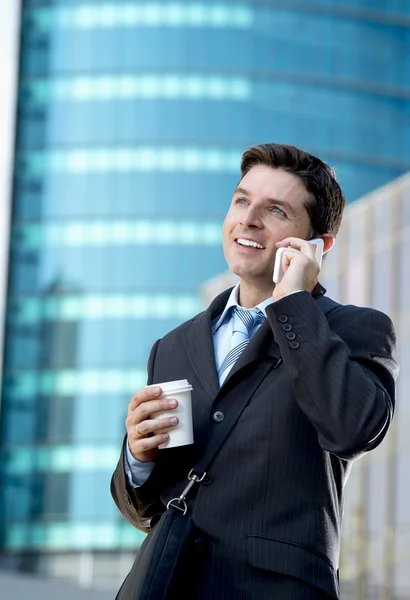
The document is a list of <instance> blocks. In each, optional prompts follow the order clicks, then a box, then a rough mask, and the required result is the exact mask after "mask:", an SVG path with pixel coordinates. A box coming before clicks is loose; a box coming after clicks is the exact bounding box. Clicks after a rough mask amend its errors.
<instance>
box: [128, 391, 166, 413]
mask: <svg viewBox="0 0 410 600" xmlns="http://www.w3.org/2000/svg"><path fill="white" fill-rule="evenodd" d="M161 394H162V390H161V388H160V387H159V386H158V385H156V386H153V387H150V386H148V387H146V388H143V389H142V390H138V392H135V394H134V395H133V397H132V398H131V400H130V403H129V408H130V409H131V410H132V409H134V408H136V407H137V406H139V405H140V404H141V403H142V402H148V401H149V400H153V399H154V398H159V396H161Z"/></svg>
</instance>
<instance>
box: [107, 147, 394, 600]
mask: <svg viewBox="0 0 410 600" xmlns="http://www.w3.org/2000/svg"><path fill="white" fill-rule="evenodd" d="M241 172H242V177H241V180H240V182H239V184H238V186H237V188H236V189H235V191H234V195H233V200H232V204H231V207H230V209H229V211H228V214H227V217H226V219H225V222H224V225H223V245H224V253H225V257H226V260H227V263H228V265H229V268H230V269H231V271H232V272H233V273H235V274H236V275H238V276H239V284H238V286H236V287H235V288H234V289H233V290H228V291H226V292H224V293H222V294H221V295H220V296H218V297H217V298H216V299H215V300H214V301H213V303H212V304H211V306H210V307H209V308H208V309H207V310H206V311H205V312H203V313H201V314H199V315H197V316H196V317H195V318H194V319H192V320H190V321H188V322H186V323H184V324H183V325H181V326H180V327H178V328H177V329H175V330H174V331H172V332H171V333H169V334H168V335H166V336H165V337H164V338H163V339H162V340H159V341H158V342H157V343H156V344H155V345H154V347H153V349H152V351H151V356H150V359H149V363H148V382H149V384H153V383H157V382H165V381H172V380H179V379H185V378H186V379H188V381H189V383H191V384H192V386H193V394H192V399H193V419H194V436H195V443H194V445H193V446H186V447H180V448H175V449H167V450H160V451H159V452H158V446H159V445H160V444H161V443H162V442H163V441H164V440H165V439H167V434H163V433H161V430H163V429H164V428H165V427H172V426H175V423H176V420H175V418H173V419H163V420H161V421H160V422H159V423H158V422H157V421H155V420H153V419H151V418H150V417H152V416H153V415H155V413H158V412H161V411H164V410H169V408H174V407H175V405H176V402H175V401H173V402H172V401H171V402H170V401H169V400H159V399H158V398H159V396H160V394H161V391H160V389H155V388H149V389H144V390H141V391H138V392H136V393H135V394H134V396H133V398H132V399H131V401H130V404H129V408H128V416H127V418H126V427H127V437H126V441H125V445H124V448H123V451H122V453H121V458H120V461H119V464H118V466H117V469H116V471H115V473H114V476H113V480H112V494H113V497H114V500H115V502H116V503H117V505H118V507H119V508H120V510H121V512H122V513H123V514H124V515H125V517H126V518H127V519H128V520H129V521H130V522H131V523H132V524H133V525H135V526H136V527H138V528H139V529H142V530H144V531H146V530H147V528H148V527H149V521H150V519H151V517H153V515H155V514H157V513H158V512H161V511H163V510H164V507H165V506H166V504H167V502H168V501H169V500H170V499H171V498H174V497H175V496H179V495H180V493H181V491H182V489H183V488H184V486H185V484H186V477H187V473H188V472H189V470H190V468H191V467H193V466H194V465H195V462H196V461H197V459H198V457H200V456H201V455H202V454H203V451H204V448H205V447H206V444H207V441H208V440H209V437H210V434H211V433H212V431H213V430H214V429H215V428H217V427H218V426H219V423H220V422H222V420H223V419H224V417H225V415H227V414H228V413H229V410H230V404H231V402H232V398H235V397H240V396H241V389H242V387H243V382H244V381H248V380H249V378H260V379H261V382H260V385H259V387H258V388H257V390H256V392H255V394H254V395H253V396H252V399H251V401H250V403H249V404H248V405H247V407H246V409H245V410H244V412H243V413H242V415H241V417H240V418H239V420H238V422H237V423H236V425H235V427H234V429H233V431H232V432H231V434H230V436H229V437H228V438H227V440H226V442H225V444H224V445H223V446H222V449H221V450H220V452H219V453H218V455H217V456H216V458H215V460H214V462H213V464H212V466H211V468H210V469H209V473H208V475H209V476H208V478H207V481H206V482H205V483H206V485H203V484H198V488H197V489H196V490H195V493H194V495H193V496H192V497H191V498H190V497H188V506H189V511H190V514H191V516H192V519H193V521H194V523H195V524H196V525H197V527H198V528H199V529H200V530H201V531H202V532H203V533H204V535H205V536H206V538H207V539H208V540H209V542H210V543H209V547H208V548H207V551H206V560H205V565H204V568H203V570H202V572H201V574H200V575H199V577H198V581H197V586H196V588H195V591H192V590H191V588H188V587H187V589H186V590H183V591H181V598H191V597H192V598H197V599H204V600H205V599H212V600H218V599H221V600H222V599H224V600H226V599H229V600H230V599H243V600H247V599H251V598H257V599H258V600H268V599H269V600H270V599H275V600H281V599H283V600H302V599H303V600H305V599H307V600H309V599H324V598H339V584H338V558H339V542H340V528H341V519H342V513H343V489H344V485H345V483H346V480H347V478H348V474H349V471H350V468H351V465H352V462H353V460H354V459H355V458H358V457H359V456H361V455H362V454H363V453H365V452H367V451H369V450H371V449H373V448H375V447H376V446H377V445H378V444H379V443H380V442H381V441H382V439H383V438H384V436H385V434H386V432H387V430H388V427H389V425H390V422H391V420H392V416H393V409H394V401H395V380H396V377H397V364H396V360H395V354H396V339H395V333H394V328H393V325H392V323H391V321H390V319H389V318H388V317H387V316H386V315H384V314H382V313H380V312H378V311H375V310H372V309H367V308H359V307H355V306H341V305H338V304H336V303H334V306H333V308H332V310H330V311H324V309H323V306H321V302H320V301H319V300H318V299H319V298H320V297H321V296H322V295H323V294H324V293H325V290H324V288H323V287H321V285H320V284H319V283H318V275H319V267H318V264H317V262H316V260H315V249H314V247H313V246H312V245H311V244H310V243H309V241H307V240H310V239H312V238H317V237H321V238H322V239H323V241H324V250H325V252H327V251H329V250H330V249H331V247H332V245H333V242H334V236H335V235H336V233H337V231H338V229H339V226H340V222H341V219H342V213H343V209H344V205H345V198H344V196H343V193H342V191H341V189H340V187H339V185H338V183H337V181H336V179H335V176H334V173H333V171H332V170H331V169H330V168H329V167H328V166H327V165H326V164H325V163H323V162H322V161H321V160H319V159H318V158H316V157H314V156H312V155H310V154H308V153H306V152H303V151H302V150H299V149H297V148H294V147H292V146H284V145H278V144H265V145H261V146H256V147H253V148H250V149H249V150H247V151H246V152H245V153H244V155H243V158H242V165H241ZM281 247H283V248H286V250H285V251H284V254H283V258H282V266H283V270H284V272H285V273H284V276H283V278H282V280H281V281H280V283H278V284H277V285H276V286H275V285H274V283H273V281H272V272H273V266H274V260H275V255H276V252H277V250H278V248H281ZM238 306H239V307H242V309H255V308H256V310H253V311H251V312H250V313H249V312H248V313H243V314H245V315H249V314H250V315H251V316H252V319H253V321H250V322H251V325H250V327H249V332H248V333H249V337H250V341H249V343H248V344H247V345H246V344H244V346H245V349H244V350H243V352H242V353H241V354H240V356H239V358H237V360H236V362H232V361H231V360H230V359H226V357H227V355H228V356H229V352H230V350H231V349H232V348H230V344H231V338H232V339H233V333H234V331H235V327H234V320H235V314H236V313H237V311H236V310H235V307H238ZM241 314H242V313H241ZM247 318H248V317H246V319H247ZM261 321H262V322H261ZM227 362H228V363H231V364H228V365H227V364H226V363H227ZM261 364H262V365H265V366H266V369H269V368H270V370H269V371H268V373H267V375H266V369H265V371H264V373H265V376H264V377H263V376H262V375H261V370H260V369H259V365H261ZM228 396H229V399H230V400H229V401H228V399H227V398H228Z"/></svg>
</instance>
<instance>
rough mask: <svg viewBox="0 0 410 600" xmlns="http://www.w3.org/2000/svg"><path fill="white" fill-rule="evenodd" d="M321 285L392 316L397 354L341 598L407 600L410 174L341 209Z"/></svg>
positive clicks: (217, 282) (366, 470)
mask: <svg viewBox="0 0 410 600" xmlns="http://www.w3.org/2000/svg"><path fill="white" fill-rule="evenodd" d="M235 281H236V278H234V277H233V276H232V275H231V274H230V273H226V274H222V275H220V276H219V277H217V278H215V279H213V280H212V281H210V282H208V283H207V284H206V285H205V286H204V288H203V293H204V297H205V299H206V302H207V303H208V302H209V301H210V300H211V299H212V298H213V297H214V296H215V295H216V294H217V293H218V292H219V291H221V290H223V289H226V288H227V287H229V286H230V285H231V284H233V283H235ZM321 283H322V284H323V285H324V286H325V287H326V288H327V291H328V295H329V296H330V297H332V298H334V299H335V300H337V301H339V302H341V303H343V304H357V305H360V306H370V307H374V308H376V309H379V310H381V311H383V312H386V313H387V314H388V315H390V316H391V318H392V319H393V321H394V323H395V326H396V329H397V333H398V339H399V348H400V363H401V372H400V378H399V385H398V398H397V408H396V418H395V421H394V424H393V426H392V427H391V429H390V431H389V434H388V436H387V437H386V439H385V440H384V441H383V443H382V444H381V446H380V447H379V448H377V449H376V450H375V451H373V452H371V453H370V454H368V455H366V456H365V457H363V458H361V459H360V460H358V461H357V462H356V464H355V466H354V468H353V470H352V474H351V476H350V480H349V483H348V485H347V489H346V505H345V519H344V530H343V536H342V552H341V577H342V589H343V590H344V593H343V596H342V597H343V598H349V600H350V599H351V600H365V599H366V600H409V599H410V402H409V401H408V397H407V393H408V394H409V395H410V368H408V369H406V365H409V367H410V174H408V175H405V176H403V177H401V178H400V179H397V180H395V181H393V182H392V183H390V184H389V185H387V186H384V187H382V188H380V189H378V190H376V191H374V192H372V193H371V194H369V195H367V196H365V197H363V198H361V199H360V200H358V201H356V202H354V203H353V204H350V205H349V206H348V207H347V209H346V211H345V216H344V222H343V226H342V228H341V230H340V233H339V235H338V237H337V241H336V244H335V246H334V248H333V250H332V251H331V252H330V253H329V255H328V257H327V259H326V260H325V262H324V265H323V271H322V276H321ZM406 391H407V393H406Z"/></svg>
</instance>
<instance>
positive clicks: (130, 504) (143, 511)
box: [111, 340, 165, 532]
mask: <svg viewBox="0 0 410 600" xmlns="http://www.w3.org/2000/svg"><path fill="white" fill-rule="evenodd" d="M159 341H160V340H158V341H157V342H156V343H155V344H154V346H153V348H152V350H151V354H150V357H149V361H148V385H150V384H151V383H152V381H153V371H154V362H155V355H156V352H157V348H158V344H159ZM126 442H127V436H125V438H124V442H123V446H122V449H121V454H120V460H119V461H118V465H117V467H116V469H115V471H114V474H113V476H112V478H111V495H112V497H113V499H114V502H115V503H116V505H117V506H118V508H119V510H120V511H121V513H122V514H123V515H124V517H125V518H126V519H127V520H128V521H129V522H130V523H131V524H132V525H134V526H135V527H136V528H137V529H141V531H145V532H148V531H149V524H150V520H151V519H152V517H153V516H154V515H157V514H158V513H161V512H163V511H164V510H165V506H164V505H163V503H162V502H161V500H160V497H159V496H160V491H159V487H158V483H159V482H158V478H156V477H155V467H154V470H153V472H152V473H151V475H150V476H149V477H148V479H147V480H146V482H145V483H144V484H143V485H141V486H140V487H138V488H134V487H132V486H131V485H130V483H129V481H128V478H127V475H126V472H125V466H124V449H125V444H126Z"/></svg>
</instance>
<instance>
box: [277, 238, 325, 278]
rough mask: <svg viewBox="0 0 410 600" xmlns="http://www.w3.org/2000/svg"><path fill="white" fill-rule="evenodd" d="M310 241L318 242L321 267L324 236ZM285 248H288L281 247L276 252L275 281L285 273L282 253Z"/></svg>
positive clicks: (317, 255) (317, 250) (317, 256)
mask: <svg viewBox="0 0 410 600" xmlns="http://www.w3.org/2000/svg"><path fill="white" fill-rule="evenodd" d="M309 242H310V243H311V244H316V262H317V264H318V265H319V267H321V266H322V258H323V246H324V242H323V240H322V238H315V239H313V240H309ZM285 250H286V248H279V249H278V250H277V252H276V258H275V266H274V268H273V281H274V282H275V283H279V282H280V281H281V279H282V277H283V275H284V272H283V268H282V255H283V253H284V251H285Z"/></svg>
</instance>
